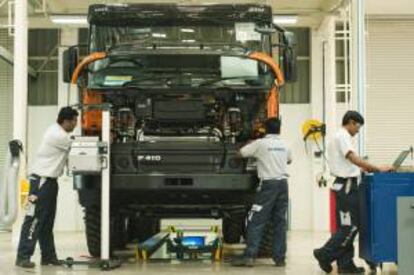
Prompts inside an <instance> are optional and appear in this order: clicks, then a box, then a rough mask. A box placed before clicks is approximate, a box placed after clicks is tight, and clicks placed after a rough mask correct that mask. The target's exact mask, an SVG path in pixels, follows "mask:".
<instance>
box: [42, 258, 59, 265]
mask: <svg viewBox="0 0 414 275" xmlns="http://www.w3.org/2000/svg"><path fill="white" fill-rule="evenodd" d="M40 264H41V265H54V266H60V265H63V261H62V260H59V259H57V258H55V259H48V260H44V259H42V261H41V262H40Z"/></svg>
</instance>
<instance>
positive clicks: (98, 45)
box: [90, 22, 270, 52]
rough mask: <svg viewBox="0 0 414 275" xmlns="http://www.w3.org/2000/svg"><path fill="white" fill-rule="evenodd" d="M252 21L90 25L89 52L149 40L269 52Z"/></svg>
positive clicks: (157, 42)
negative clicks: (231, 46) (162, 24)
mask: <svg viewBox="0 0 414 275" xmlns="http://www.w3.org/2000/svg"><path fill="white" fill-rule="evenodd" d="M256 27H257V25H256V24H255V23H249V22H240V23H234V24H232V25H218V26H217V25H216V26H204V25H201V26H187V25H186V26H148V27H142V26H139V27H136V26H123V27H118V26H117V27H111V26H97V25H92V26H91V44H90V51H91V52H97V51H108V50H110V49H112V48H114V47H117V46H122V45H125V44H128V45H131V44H132V45H134V46H140V45H144V44H145V45H148V44H149V43H151V44H155V45H161V46H162V45H164V46H167V45H169V46H171V45H174V46H177V45H180V46H182V47H186V46H187V47H188V46H198V45H200V44H203V45H204V44H205V45H208V44H216V45H221V46H222V47H226V45H241V46H243V47H244V48H247V49H250V50H257V51H264V52H269V49H270V45H269V44H270V43H269V41H268V38H267V36H263V35H261V34H260V33H258V32H256V31H255V28H256Z"/></svg>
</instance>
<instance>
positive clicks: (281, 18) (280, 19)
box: [273, 15, 298, 25]
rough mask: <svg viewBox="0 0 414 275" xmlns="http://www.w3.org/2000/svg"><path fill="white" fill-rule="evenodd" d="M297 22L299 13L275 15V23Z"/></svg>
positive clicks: (291, 23)
mask: <svg viewBox="0 0 414 275" xmlns="http://www.w3.org/2000/svg"><path fill="white" fill-rule="evenodd" d="M297 22H298V16H297V15H273V23H274V24H277V25H295V24H296V23H297Z"/></svg>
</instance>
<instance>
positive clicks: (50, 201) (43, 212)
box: [17, 175, 58, 260]
mask: <svg viewBox="0 0 414 275" xmlns="http://www.w3.org/2000/svg"><path fill="white" fill-rule="evenodd" d="M40 182H41V179H40V178H39V177H36V176H33V175H32V176H31V180H30V192H29V195H31V194H33V195H36V196H37V197H38V199H37V201H36V202H35V210H34V215H33V216H30V215H28V214H29V213H27V214H26V217H25V219H24V222H23V225H22V231H21V234H20V242H19V248H18V252H17V258H18V259H30V257H31V256H32V255H33V253H34V250H35V247H36V242H37V240H39V245H40V250H41V252H42V259H43V260H52V259H55V258H56V251H55V242H54V239H53V225H54V222H55V214H56V199H57V194H58V184H57V180H56V179H52V178H47V179H46V181H45V182H44V183H43V184H42V186H41V187H40V188H39V184H40Z"/></svg>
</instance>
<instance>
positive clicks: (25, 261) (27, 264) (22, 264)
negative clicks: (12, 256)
mask: <svg viewBox="0 0 414 275" xmlns="http://www.w3.org/2000/svg"><path fill="white" fill-rule="evenodd" d="M16 266H20V267H23V268H34V267H35V266H36V265H35V263H32V262H31V261H30V260H29V259H17V260H16Z"/></svg>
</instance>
